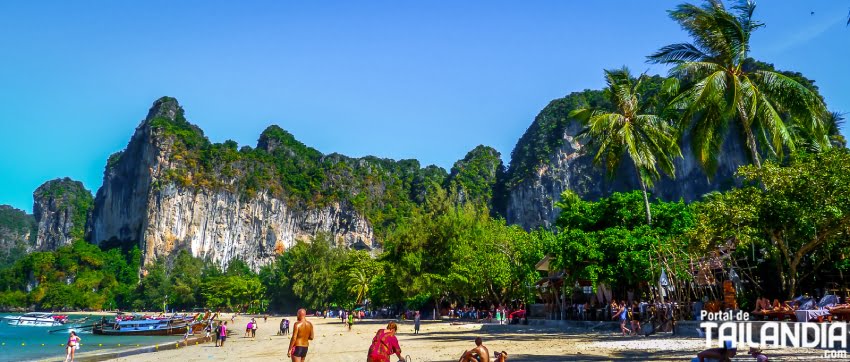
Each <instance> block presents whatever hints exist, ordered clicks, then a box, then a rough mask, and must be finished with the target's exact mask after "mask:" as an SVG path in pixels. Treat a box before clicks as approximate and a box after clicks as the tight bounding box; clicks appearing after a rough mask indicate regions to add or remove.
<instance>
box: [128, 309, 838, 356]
mask: <svg viewBox="0 0 850 362" xmlns="http://www.w3.org/2000/svg"><path fill="white" fill-rule="evenodd" d="M249 319H250V318H248V317H237V318H236V323H235V328H233V330H234V331H235V332H236V334H235V335H232V336H231V337H229V338H228V339H227V342H226V343H225V346H224V347H221V348H216V347H215V344H214V343H205V344H200V345H192V343H190V346H189V347H181V348H178V349H174V350H165V351H159V352H153V353H144V354H138V355H133V356H128V357H122V358H118V359H113V361H150V362H163V361H181V362H186V361H213V360H215V361H225V360H227V361H236V360H240V361H288V359H286V348H287V347H288V345H289V338H288V337H286V336H277V335H275V334H276V333H277V330H278V326H279V325H280V320H281V318H280V317H275V318H269V319H268V322H263V321H262V319H258V320H259V329H258V330H257V337H256V338H245V337H243V335H244V332H245V326H246V324H247V322H248V320H249ZM289 319H290V321H294V317H289ZM308 319H309V320H310V321H311V322H313V324H314V326H315V336H316V339H315V340H314V341H313V342H312V343H311V344H310V349H309V353H308V354H307V361H339V362H348V361H359V362H362V361H365V360H366V351H367V349H368V348H369V344H370V342H371V340H372V337H373V336H374V333H375V331H377V330H378V329H379V328H383V327H384V326H385V325H386V321H380V322H379V321H363V322H359V323H355V325H354V328H353V329H352V331H350V332H349V331H348V330H347V328H346V327H345V326H344V325H343V324H342V323H341V322H340V321H339V319H330V318H329V319H322V318H312V317H308ZM228 320H229V319H228ZM228 325H230V323H229V324H228ZM476 336H481V337H482V338H483V339H484V344H485V345H486V346H487V347H489V348H490V350H491V352H492V351H502V350H504V351H507V352H508V354H509V361H512V362H532V361H535V362H548V361H610V360H629V361H689V360H690V359H691V358H692V357H694V356H696V353H697V352H699V351H700V350H702V349H703V344H704V340H702V339H698V338H673V337H671V336H664V335H660V336H652V337H648V338H647V337H622V336H620V335H618V334H614V333H587V332H583V331H570V330H565V329H563V328H555V327H539V326H499V325H489V324H485V325H482V324H457V325H452V324H449V323H445V322H427V321H423V323H422V329H421V331H420V334H419V335H414V334H413V324H412V323H411V322H406V323H403V324H401V325H400V326H399V332H398V339H399V343H400V345H401V348H402V351H403V352H402V354H403V355H409V356H410V357H411V361H414V362H426V361H432V362H436V361H457V360H458V357H459V356H460V354H461V353H463V351H464V350H466V349H469V348H471V347H473V346H474V342H473V340H474V339H475V337H476ZM741 352H742V353H745V352H746V351H741ZM767 354H768V356H769V357H770V358H771V361H774V360H777V361H787V360H800V361H810V360H813V359H819V358H822V356H823V351H821V350H813V349H782V350H768V351H767ZM392 360H393V361H395V358H393V359H392ZM734 360H740V361H751V360H753V358H752V357H750V356H748V355H745V354H744V355H739V356H738V357H736V358H735V359H734Z"/></svg>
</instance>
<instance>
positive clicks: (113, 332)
mask: <svg viewBox="0 0 850 362" xmlns="http://www.w3.org/2000/svg"><path fill="white" fill-rule="evenodd" d="M187 328H189V326H188V325H182V326H173V327H167V328H154V329H112V328H103V327H102V326H95V327H94V328H92V333H93V334H99V335H104V336H173V335H181V334H184V333H186V329H187Z"/></svg>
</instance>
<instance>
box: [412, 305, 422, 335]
mask: <svg viewBox="0 0 850 362" xmlns="http://www.w3.org/2000/svg"><path fill="white" fill-rule="evenodd" d="M421 324H422V317H421V316H420V315H419V311H418V310H417V311H416V314H415V315H414V316H413V334H419V327H420V325H421Z"/></svg>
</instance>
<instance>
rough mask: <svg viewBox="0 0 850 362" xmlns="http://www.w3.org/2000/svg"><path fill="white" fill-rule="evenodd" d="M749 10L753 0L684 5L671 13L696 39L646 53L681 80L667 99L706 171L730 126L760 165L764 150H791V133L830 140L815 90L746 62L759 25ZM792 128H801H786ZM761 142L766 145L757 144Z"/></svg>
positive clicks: (710, 0) (772, 152)
mask: <svg viewBox="0 0 850 362" xmlns="http://www.w3.org/2000/svg"><path fill="white" fill-rule="evenodd" d="M754 11H755V3H754V2H752V1H740V2H739V3H737V4H736V5H735V6H733V7H732V8H731V10H727V9H726V7H725V6H724V5H723V2H722V1H721V0H707V1H706V2H705V4H704V5H702V6H697V5H693V4H681V5H679V6H678V7H676V9H675V10H671V11H670V17H671V18H672V19H673V20H675V21H676V22H678V23H679V24H680V25H681V26H682V28H683V29H684V30H685V31H686V32H687V33H688V34H690V36H691V38H693V43H679V44H671V45H668V46H665V47H663V48H661V49H660V50H659V51H658V52H656V53H655V54H653V55H650V56H649V61H650V62H653V63H662V64H671V65H673V68H672V69H671V71H670V73H671V75H672V76H673V77H675V78H677V79H679V80H681V82H682V84H683V85H684V88H683V91H682V92H681V93H680V95H679V96H677V97H676V98H674V99H673V101H671V102H670V105H671V107H672V108H675V109H678V110H681V111H682V117H683V118H682V119H683V120H684V121H685V122H683V125H686V126H689V128H690V130H691V136H692V148H693V151H694V156H696V158H697V160H698V161H699V163H700V164H701V165H702V166H703V167H704V168H705V169H706V170H707V171H708V173H709V174H713V173H714V171H715V170H716V167H717V155H718V154H719V150H720V147H721V146H722V144H723V141H724V138H725V137H726V135H727V130H728V129H729V127H730V126H732V127H735V128H737V129H739V130H740V131H741V132H742V133H743V134H742V136H743V139H744V141H745V142H746V147H747V149H748V151H749V153H750V157H751V159H752V162H753V164H755V165H756V167H761V159H760V157H761V153H762V152H765V153H767V154H770V155H775V156H781V155H782V153H783V151H784V150H785V148H787V149H789V150H793V149H794V148H795V143H796V140H795V139H794V135H795V134H807V135H810V137H812V139H810V140H807V141H809V142H816V143H818V144H820V145H822V146H824V147H828V146H829V139H828V137H827V136H826V129H825V127H824V122H823V119H824V116H825V115H826V107H825V106H824V104H823V101H822V100H821V99H820V97H819V96H818V95H817V94H815V93H814V92H812V91H811V90H809V89H808V88H806V87H804V86H803V85H801V84H800V83H798V82H797V81H795V80H794V79H792V78H790V77H788V76H785V75H783V74H781V73H779V72H774V71H769V70H761V69H754V70H753V69H748V68H750V67H745V61H746V60H747V59H748V54H749V51H750V35H751V34H752V33H753V31H755V30H756V29H758V28H760V27H762V26H763V25H764V24H762V23H760V22H757V21H755V20H753V12H754ZM792 127H795V128H798V129H804V130H805V132H791V130H790V129H791V128H792ZM757 137H758V140H757ZM759 141H761V142H759ZM759 143H761V144H762V145H763V146H765V147H766V148H767V149H759Z"/></svg>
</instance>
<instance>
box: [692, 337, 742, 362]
mask: <svg viewBox="0 0 850 362" xmlns="http://www.w3.org/2000/svg"><path fill="white" fill-rule="evenodd" d="M736 354H738V349H737V348H736V347H735V346H734V345H733V344H732V341H724V342H723V347H719V348H709V349H707V350H705V351H702V352H700V353H697V358H694V359H693V360H692V362H693V361H699V362H715V361H719V362H727V361H731V360H732V357H735V355H736Z"/></svg>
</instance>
